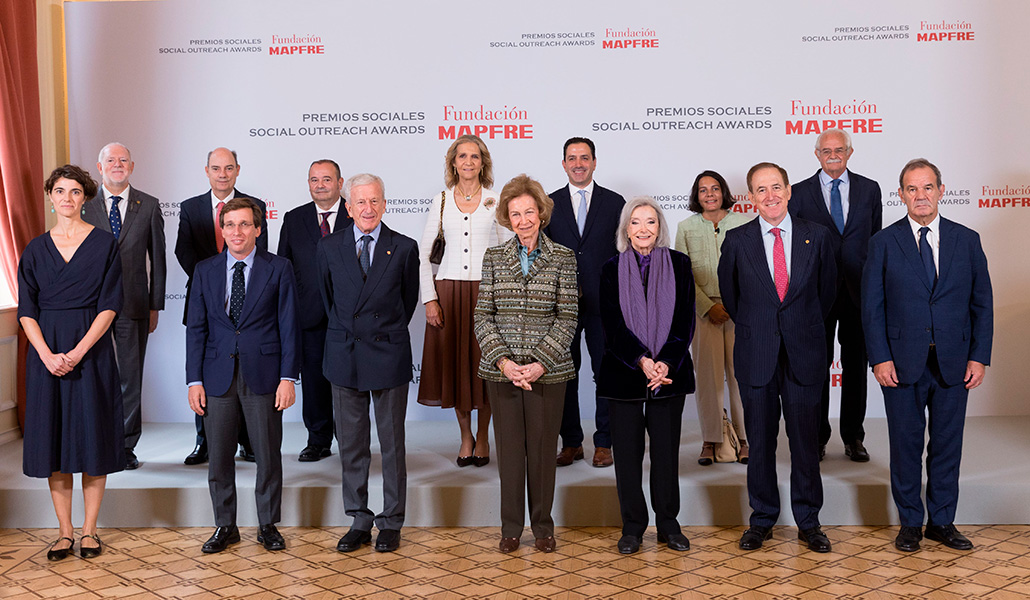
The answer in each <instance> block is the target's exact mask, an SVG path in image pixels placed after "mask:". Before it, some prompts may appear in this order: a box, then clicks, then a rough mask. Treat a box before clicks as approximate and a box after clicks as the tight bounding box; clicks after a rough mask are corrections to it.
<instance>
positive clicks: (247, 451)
mask: <svg viewBox="0 0 1030 600" xmlns="http://www.w3.org/2000/svg"><path fill="white" fill-rule="evenodd" d="M240 458H242V459H243V460H245V461H247V462H257V458H255V457H254V450H252V449H251V448H247V447H246V446H242V445H241V446H240Z"/></svg>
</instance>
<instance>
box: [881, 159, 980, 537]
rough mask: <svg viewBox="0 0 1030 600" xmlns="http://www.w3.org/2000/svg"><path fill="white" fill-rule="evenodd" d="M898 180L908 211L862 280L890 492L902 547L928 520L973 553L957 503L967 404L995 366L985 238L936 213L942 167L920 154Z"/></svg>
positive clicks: (935, 531)
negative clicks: (960, 526) (886, 439)
mask: <svg viewBox="0 0 1030 600" xmlns="http://www.w3.org/2000/svg"><path fill="white" fill-rule="evenodd" d="M899 183H900V185H901V187H900V188H898V196H900V197H901V199H902V200H903V201H904V202H905V206H907V207H908V215H907V216H905V217H903V218H902V219H900V220H898V221H896V222H895V223H893V224H892V225H890V226H888V227H887V228H885V229H884V230H883V231H881V232H880V233H878V234H876V235H875V236H873V239H872V240H871V241H870V243H869V258H868V260H867V261H866V265H865V271H864V272H863V280H862V286H863V287H862V319H863V323H864V324H865V339H866V345H867V347H868V350H869V362H870V363H872V365H873V376H875V377H876V381H877V382H879V384H880V386H881V389H882V390H883V402H884V405H885V407H886V409H887V431H888V433H889V434H890V444H891V493H892V494H893V496H894V504H895V505H896V506H897V508H898V517H899V518H900V519H901V529H900V531H899V532H898V536H897V538H895V540H894V545H895V546H896V547H897V548H898V549H899V550H902V551H904V552H912V551H915V550H918V549H919V542H920V540H922V538H923V519H924V517H925V518H926V532H925V533H926V537H927V538H929V539H931V540H935V541H938V542H941V543H943V544H944V545H945V546H948V547H949V548H954V549H956V550H971V549H972V548H973V543H972V542H970V541H969V539H967V538H966V537H965V536H964V535H962V534H961V533H959V532H958V530H957V529H956V528H955V509H956V505H957V504H958V477H959V463H960V461H961V459H962V430H963V427H964V425H965V418H966V400H967V399H968V397H969V390H971V389H973V388H975V387H977V386H978V385H980V383H982V382H983V379H984V375H985V374H986V371H987V369H986V366H987V365H989V364H990V362H991V345H992V339H993V336H994V295H993V292H992V289H991V277H990V275H989V274H988V272H987V257H986V256H985V255H984V251H983V248H982V247H981V245H980V236H978V235H977V234H976V232H975V231H973V230H972V229H969V228H967V227H963V226H962V225H959V224H958V223H955V222H954V221H949V220H948V219H945V218H943V217H941V216H940V213H939V212H938V211H937V203H938V202H939V201H940V199H941V196H943V195H944V185H943V184H942V183H941V172H940V170H939V169H938V168H937V167H936V166H935V165H934V164H933V163H931V162H929V161H927V160H926V159H922V158H918V159H915V160H912V161H909V163H908V164H906V165H905V168H904V169H902V170H901V177H900V178H899ZM927 415H929V419H927ZM928 422H929V444H924V439H925V438H926V430H927V423H928ZM924 446H925V449H926V510H925V511H924V510H923V501H922V498H921V492H922V489H923V486H922V482H923V450H924Z"/></svg>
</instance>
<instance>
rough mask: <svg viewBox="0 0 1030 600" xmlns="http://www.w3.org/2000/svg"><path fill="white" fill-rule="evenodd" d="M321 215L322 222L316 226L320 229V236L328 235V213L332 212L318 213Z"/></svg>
mask: <svg viewBox="0 0 1030 600" xmlns="http://www.w3.org/2000/svg"><path fill="white" fill-rule="evenodd" d="M320 214H321V215H322V223H321V224H320V225H319V226H318V228H319V229H321V230H322V237H325V236H327V235H329V215H331V214H333V213H328V212H324V213H320Z"/></svg>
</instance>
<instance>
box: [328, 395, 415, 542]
mask: <svg viewBox="0 0 1030 600" xmlns="http://www.w3.org/2000/svg"><path fill="white" fill-rule="evenodd" d="M369 399H371V402H372V406H373V408H374V410H375V412H376V432H377V433H378V435H379V448H380V453H381V454H382V457H383V511H382V512H381V513H379V514H378V515H376V514H374V513H373V512H372V511H371V510H369V508H368V468H369V464H370V463H371V462H372V450H371V444H372V433H371V424H370V422H369V418H368V405H369ZM407 410H408V384H407V383H405V384H403V385H399V386H397V387H394V388H388V389H385V390H372V391H370V392H367V391H366V392H362V391H358V390H356V389H354V388H348V387H342V386H338V385H336V384H333V414H334V417H335V421H336V441H337V443H338V444H339V447H340V464H341V465H342V467H343V508H344V511H345V512H346V513H347V515H348V516H349V517H352V518H353V519H354V521H353V522H352V524H351V527H352V528H354V529H360V530H362V531H369V530H371V529H372V524H373V522H374V523H375V526H376V527H378V528H379V530H380V531H382V530H383V529H400V528H401V526H402V525H404V505H405V501H406V496H407V491H408V471H407V467H406V466H405V459H404V416H405V414H406V413H407Z"/></svg>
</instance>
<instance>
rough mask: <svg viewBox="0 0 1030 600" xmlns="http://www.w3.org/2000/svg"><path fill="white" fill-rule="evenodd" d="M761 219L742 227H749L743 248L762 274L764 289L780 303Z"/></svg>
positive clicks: (760, 276) (760, 277) (753, 220)
mask: <svg viewBox="0 0 1030 600" xmlns="http://www.w3.org/2000/svg"><path fill="white" fill-rule="evenodd" d="M760 218H761V217H756V218H755V219H752V221H751V222H750V223H748V224H747V225H742V227H748V231H747V237H746V238H745V239H746V240H747V243H745V244H743V248H744V252H745V253H746V254H747V257H748V260H750V261H751V262H752V264H753V265H754V268H755V270H756V271H758V272H759V273H761V275H759V276H758V277H759V279H761V281H762V283H761V286H762V288H763V289H765V291H766V292H767V293H769V294H771V295H772V297H773V298H775V299H776V301H777V302H779V301H780V295H779V294H778V293H777V292H776V282H775V281H773V278H772V274H770V273H769V262H768V259H766V257H765V243H764V242H763V241H762V227H761V226H760V225H759V224H758V219H760ZM788 289H789V288H788Z"/></svg>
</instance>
